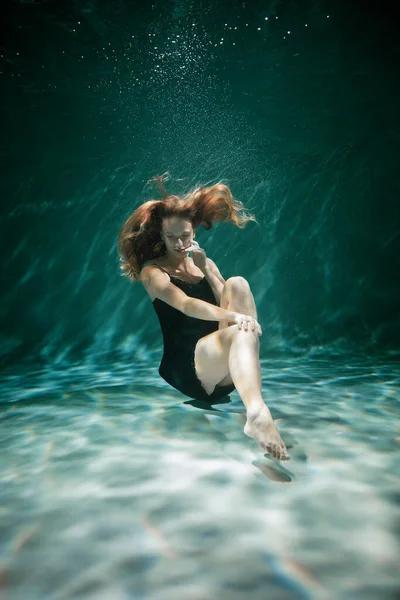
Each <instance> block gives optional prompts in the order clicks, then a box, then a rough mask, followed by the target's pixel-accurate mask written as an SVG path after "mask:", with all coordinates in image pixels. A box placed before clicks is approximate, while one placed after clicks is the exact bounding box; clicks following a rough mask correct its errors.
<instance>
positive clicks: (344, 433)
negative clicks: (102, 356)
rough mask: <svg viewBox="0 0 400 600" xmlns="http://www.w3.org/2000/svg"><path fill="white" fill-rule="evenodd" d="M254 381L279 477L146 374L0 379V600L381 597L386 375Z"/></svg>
mask: <svg viewBox="0 0 400 600" xmlns="http://www.w3.org/2000/svg"><path fill="white" fill-rule="evenodd" d="M262 367H263V390H264V392H265V397H266V399H267V401H268V404H269V406H270V408H271V411H272V413H273V416H274V418H275V419H281V421H280V423H279V428H280V430H281V433H282V435H283V437H284V439H285V441H286V443H287V445H288V447H289V451H290V454H291V460H290V461H289V462H284V463H279V462H278V461H275V460H273V459H270V458H268V457H267V456H263V453H262V451H261V450H259V449H258V446H257V444H256V443H255V442H254V441H253V440H251V439H250V438H247V437H246V436H245V435H244V433H243V427H244V423H245V413H244V409H243V405H242V403H241V401H240V398H239V397H238V396H237V393H236V392H235V393H233V394H232V395H231V397H230V401H228V399H227V400H226V401H224V402H221V404H216V405H214V406H213V407H208V408H207V407H206V408H204V407H203V408H201V407H199V406H196V405H193V403H191V402H190V401H185V398H184V397H183V396H181V395H180V394H179V393H177V392H174V391H173V390H171V388H169V387H168V386H167V385H166V384H164V383H163V382H162V380H161V379H160V378H159V377H158V376H157V373H156V369H155V368H154V367H151V366H148V365H147V364H146V362H144V363H143V364H137V365H136V369H137V372H136V374H135V376H134V378H133V379H132V367H131V365H130V364H121V363H118V364H110V365H108V368H103V369H101V370H100V372H99V370H98V369H96V368H95V367H93V366H92V369H91V367H90V365H87V366H83V365H74V366H71V367H70V368H69V369H62V370H61V371H60V372H58V373H57V372H54V371H49V370H46V369H40V370H36V371H35V370H31V371H29V372H25V373H24V374H23V375H21V374H20V375H17V374H16V373H12V372H10V373H7V374H5V375H4V376H3V378H2V389H3V394H5V399H6V400H7V403H5V404H3V405H2V411H1V426H0V427H1V428H0V439H1V450H2V451H1V457H2V458H1V466H2V487H1V494H0V498H1V507H2V508H1V539H2V543H3V551H2V567H1V579H0V580H1V583H2V587H3V589H4V591H5V592H8V593H9V594H8V595H6V596H5V597H9V598H13V599H14V598H21V599H22V598H31V599H36V598H38V599H39V598H54V599H64V598H65V599H67V598H79V599H81V598H82V599H89V598H93V599H97V598H104V599H114V598H115V599H119V598H121V599H122V598H149V599H153V598H157V599H158V598H160V599H161V598H162V599H167V598H176V597H182V598H196V599H203V598H204V599H208V598H214V597H215V596H217V595H220V596H222V597H223V598H228V599H231V598H232V599H236V598H238V599H242V598H252V599H253V598H257V599H258V598H260V599H261V598H265V597H271V598H274V599H275V598H276V599H280V598H282V599H297V598H344V599H347V598H348V599H349V600H350V599H351V600H353V599H354V600H356V599H358V598H360V599H361V598H362V599H364V598H371V599H375V598H395V597H397V594H398V591H399V585H398V584H399V581H398V565H399V556H400V547H399V540H398V524H399V521H398V516H399V515H398V505H399V486H398V482H399V474H400V473H399V458H400V443H399V438H400V435H399V428H398V423H399V404H398V401H399V393H398V387H399V369H398V364H397V363H396V362H395V361H393V358H392V359H391V358H390V357H389V356H386V357H375V359H374V360H371V359H367V358H363V357H353V359H352V360H350V361H349V360H348V359H347V358H346V359H345V360H344V359H343V357H342V356H337V357H336V358H335V359H332V358H331V357H326V356H325V357H323V356H322V355H320V356H319V355H318V354H317V353H315V354H314V355H310V356H308V357H302V358H298V359H285V358H280V359H278V358H276V359H273V360H268V361H263V364H262Z"/></svg>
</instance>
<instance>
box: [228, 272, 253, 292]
mask: <svg viewBox="0 0 400 600" xmlns="http://www.w3.org/2000/svg"><path fill="white" fill-rule="evenodd" d="M225 287H226V288H227V289H228V290H230V291H233V292H242V291H246V292H248V291H250V286H249V284H248V282H247V279H245V278H244V277H240V276H237V277H229V279H227V280H226V281H225Z"/></svg>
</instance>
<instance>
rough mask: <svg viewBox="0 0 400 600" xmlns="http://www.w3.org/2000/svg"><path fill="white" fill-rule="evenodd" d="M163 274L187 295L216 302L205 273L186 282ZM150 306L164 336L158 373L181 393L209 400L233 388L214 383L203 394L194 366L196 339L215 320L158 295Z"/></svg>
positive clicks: (210, 329) (210, 328) (213, 328)
mask: <svg viewBox="0 0 400 600" xmlns="http://www.w3.org/2000/svg"><path fill="white" fill-rule="evenodd" d="M155 266H159V265H155ZM159 268H160V269H161V270H164V269H162V268H161V267H159ZM165 272H166V271H165ZM167 274H168V275H169V277H170V279H171V283H173V284H174V285H176V286H177V287H179V288H180V289H181V290H182V291H183V292H185V294H186V295H187V296H191V297H192V298H198V299H199V300H204V301H205V302H208V303H209V304H214V305H215V306H218V304H217V301H216V300H215V296H214V294H213V291H212V289H211V286H210V284H209V283H208V281H207V279H206V278H205V277H203V279H201V280H200V281H198V282H197V283H189V282H187V281H183V280H182V279H178V278H177V277H173V276H172V275H170V274H169V273H167ZM153 306H154V310H155V311H156V313H157V317H158V320H159V321H160V326H161V331H162V335H163V339H164V354H163V357H162V360H161V364H160V368H159V370H158V372H159V374H160V375H161V377H162V378H163V379H164V380H165V381H166V382H167V383H169V384H170V385H172V387H174V388H175V389H177V390H178V391H180V392H182V394H185V396H189V398H195V399H196V400H203V401H206V402H209V403H212V402H213V401H217V400H219V399H220V398H223V397H224V396H227V395H228V394H230V393H231V392H233V390H234V389H235V386H234V385H233V384H231V385H224V386H216V388H215V390H214V391H213V393H212V394H207V392H206V391H205V389H204V388H203V386H202V385H201V383H200V381H199V379H198V378H197V375H196V370H195V366H194V353H195V349H196V344H197V342H198V340H199V339H200V338H202V337H204V336H206V335H209V334H210V333H213V332H214V331H218V322H217V321H203V320H202V319H195V318H193V317H188V316H187V315H184V314H183V313H182V312H181V311H179V310H177V309H176V308H174V307H173V306H170V305H169V304H167V303H166V302H164V301H163V300H160V299H159V298H155V300H153Z"/></svg>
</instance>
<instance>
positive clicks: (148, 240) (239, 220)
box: [118, 176, 255, 281]
mask: <svg viewBox="0 0 400 600" xmlns="http://www.w3.org/2000/svg"><path fill="white" fill-rule="evenodd" d="M163 178H164V176H158V177H154V178H153V179H152V180H150V181H152V182H153V181H154V182H156V183H157V185H158V187H159V189H160V191H161V194H162V197H163V199H162V200H149V201H148V202H145V203H144V204H142V205H141V206H139V208H137V209H136V210H135V211H134V212H133V213H132V214H131V216H130V217H129V218H128V219H127V220H126V221H125V223H124V225H123V227H122V229H121V232H120V234H119V237H118V251H119V255H120V261H121V270H122V273H123V274H124V275H125V276H126V277H128V278H129V279H131V281H138V280H139V279H140V271H141V270H142V268H143V266H144V265H145V264H146V263H147V262H148V261H150V260H155V259H157V258H160V257H161V256H164V255H165V252H166V250H165V245H164V242H163V240H162V239H161V231H162V222H163V220H164V219H167V218H169V217H180V218H183V219H188V220H189V221H191V223H192V226H193V229H196V228H197V227H199V226H202V227H204V228H205V229H211V227H212V226H213V223H218V222H231V223H233V224H234V225H236V227H239V228H243V227H245V226H246V224H247V223H248V222H249V221H255V218H254V216H253V215H250V214H248V213H247V212H246V211H245V209H244V207H243V204H242V203H241V202H239V201H238V200H235V199H234V198H233V196H232V192H231V190H230V189H229V187H228V186H227V185H225V184H223V183H217V184H216V185H212V186H210V187H204V186H198V187H196V188H195V189H193V190H192V191H190V192H189V193H188V194H186V195H185V196H182V197H179V196H169V195H168V194H167V192H166V190H165V187H164V185H163Z"/></svg>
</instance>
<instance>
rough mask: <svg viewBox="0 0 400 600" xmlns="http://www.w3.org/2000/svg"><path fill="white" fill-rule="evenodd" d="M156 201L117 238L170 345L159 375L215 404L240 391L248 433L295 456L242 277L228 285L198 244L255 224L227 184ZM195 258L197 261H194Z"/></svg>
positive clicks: (274, 450) (128, 270) (278, 453)
mask: <svg viewBox="0 0 400 600" xmlns="http://www.w3.org/2000/svg"><path fill="white" fill-rule="evenodd" d="M154 181H156V183H157V184H158V186H159V189H160V191H161V194H162V200H150V201H148V202H145V203H144V204H142V205H141V206H139V208H137V209H136V210H135V211H134V212H133V214H132V215H131V216H130V217H129V218H128V219H127V221H126V222H125V224H124V226H123V227H122V230H121V232H120V235H119V240H118V248H119V253H120V259H121V269H122V271H123V273H124V275H126V276H127V277H128V278H129V279H130V280H132V281H141V282H142V284H143V285H144V287H145V289H146V291H147V293H148V294H149V296H150V298H151V301H152V303H153V307H154V309H155V311H156V313H157V316H158V319H159V322H160V326H161V331H162V334H163V340H164V354H163V358H162V361H161V364H160V368H159V373H160V375H161V377H162V378H163V379H165V381H167V382H168V383H169V384H170V385H172V386H173V387H174V388H176V389H177V390H179V391H180V392H182V393H183V394H185V395H186V396H189V397H190V398H195V399H197V400H203V401H204V400H205V401H207V402H209V403H210V404H211V403H212V402H213V401H216V400H218V399H219V398H222V397H224V396H226V395H227V394H229V393H230V392H232V391H233V390H234V389H235V388H236V390H237V392H238V394H239V396H240V398H241V399H242V401H243V403H244V405H245V408H246V416H247V421H246V425H245V428H244V433H245V434H246V435H248V436H249V437H252V438H254V439H255V440H256V441H257V442H258V444H259V445H260V446H261V448H262V449H263V450H264V451H267V452H269V454H271V455H272V456H274V457H275V458H277V459H280V460H287V459H289V455H288V452H287V449H286V446H285V443H284V442H283V440H282V438H281V436H280V435H279V432H278V430H277V428H276V426H275V424H274V421H273V419H272V416H271V413H270V411H269V409H268V407H267V406H266V404H265V402H264V400H263V397H262V390H261V367H260V360H259V345H260V344H259V336H260V335H261V334H262V331H261V327H260V325H259V323H258V322H257V310H256V306H255V303H254V298H253V295H252V293H251V291H250V287H249V284H248V283H247V281H246V280H245V279H244V278H243V277H231V278H230V279H227V280H226V281H225V280H224V278H223V277H222V275H221V273H220V272H219V270H218V267H217V265H216V264H215V263H214V262H213V261H212V260H211V259H210V258H208V257H207V256H206V253H205V251H204V250H203V249H202V248H200V246H199V244H198V243H197V242H196V241H195V235H196V229H197V228H198V227H200V226H201V227H204V228H205V229H207V230H208V229H211V227H212V225H213V223H216V222H231V223H232V224H233V225H236V226H237V227H239V228H243V227H244V226H245V225H246V224H247V223H248V222H249V221H251V220H253V221H254V220H255V219H254V217H252V216H251V215H248V214H247V213H246V211H245V209H244V207H243V205H242V203H241V202H239V201H237V200H235V199H234V198H233V197H232V193H231V191H230V189H229V187H228V186H226V185H224V184H221V183H220V184H217V185H213V186H210V187H202V186H200V187H197V188H196V189H194V190H192V191H191V192H189V193H188V194H186V195H185V196H183V197H179V196H171V195H168V194H167V192H166V190H165V187H164V185H163V177H156V178H154ZM189 253H191V255H192V257H190V256H189Z"/></svg>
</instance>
